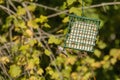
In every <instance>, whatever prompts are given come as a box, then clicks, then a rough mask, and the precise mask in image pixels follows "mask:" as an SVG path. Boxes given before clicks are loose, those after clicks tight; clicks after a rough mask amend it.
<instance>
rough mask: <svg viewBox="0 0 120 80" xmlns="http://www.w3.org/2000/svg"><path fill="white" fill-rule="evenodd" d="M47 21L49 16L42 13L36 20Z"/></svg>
mask: <svg viewBox="0 0 120 80" xmlns="http://www.w3.org/2000/svg"><path fill="white" fill-rule="evenodd" d="M46 21H47V17H46V16H43V15H40V18H36V19H35V22H40V23H43V22H46Z"/></svg>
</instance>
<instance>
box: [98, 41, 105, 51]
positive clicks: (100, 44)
mask: <svg viewBox="0 0 120 80" xmlns="http://www.w3.org/2000/svg"><path fill="white" fill-rule="evenodd" d="M98 47H99V48H100V49H104V48H106V47H107V45H106V43H104V42H103V41H100V42H98Z"/></svg>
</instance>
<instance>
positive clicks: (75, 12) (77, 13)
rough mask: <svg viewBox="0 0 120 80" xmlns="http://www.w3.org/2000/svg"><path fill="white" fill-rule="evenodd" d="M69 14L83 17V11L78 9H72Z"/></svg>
mask: <svg viewBox="0 0 120 80" xmlns="http://www.w3.org/2000/svg"><path fill="white" fill-rule="evenodd" d="M69 12H70V13H74V14H76V15H79V16H81V10H80V9H78V8H76V7H71V8H70V10H69Z"/></svg>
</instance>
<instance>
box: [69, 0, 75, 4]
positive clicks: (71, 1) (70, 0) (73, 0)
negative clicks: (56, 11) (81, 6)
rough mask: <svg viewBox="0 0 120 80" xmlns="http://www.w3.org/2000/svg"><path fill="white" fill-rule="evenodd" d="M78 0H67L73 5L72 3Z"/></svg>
mask: <svg viewBox="0 0 120 80" xmlns="http://www.w3.org/2000/svg"><path fill="white" fill-rule="evenodd" d="M75 1H76V0H67V4H68V5H71V4H73V2H75Z"/></svg>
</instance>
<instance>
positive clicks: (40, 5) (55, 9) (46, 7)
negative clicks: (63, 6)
mask: <svg viewBox="0 0 120 80" xmlns="http://www.w3.org/2000/svg"><path fill="white" fill-rule="evenodd" d="M25 3H27V4H35V5H36V6H39V7H42V8H45V9H49V10H52V11H57V12H60V11H61V10H58V9H57V8H52V7H48V6H45V5H42V4H38V3H33V2H32V3H31V2H27V1H26V2H25Z"/></svg>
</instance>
